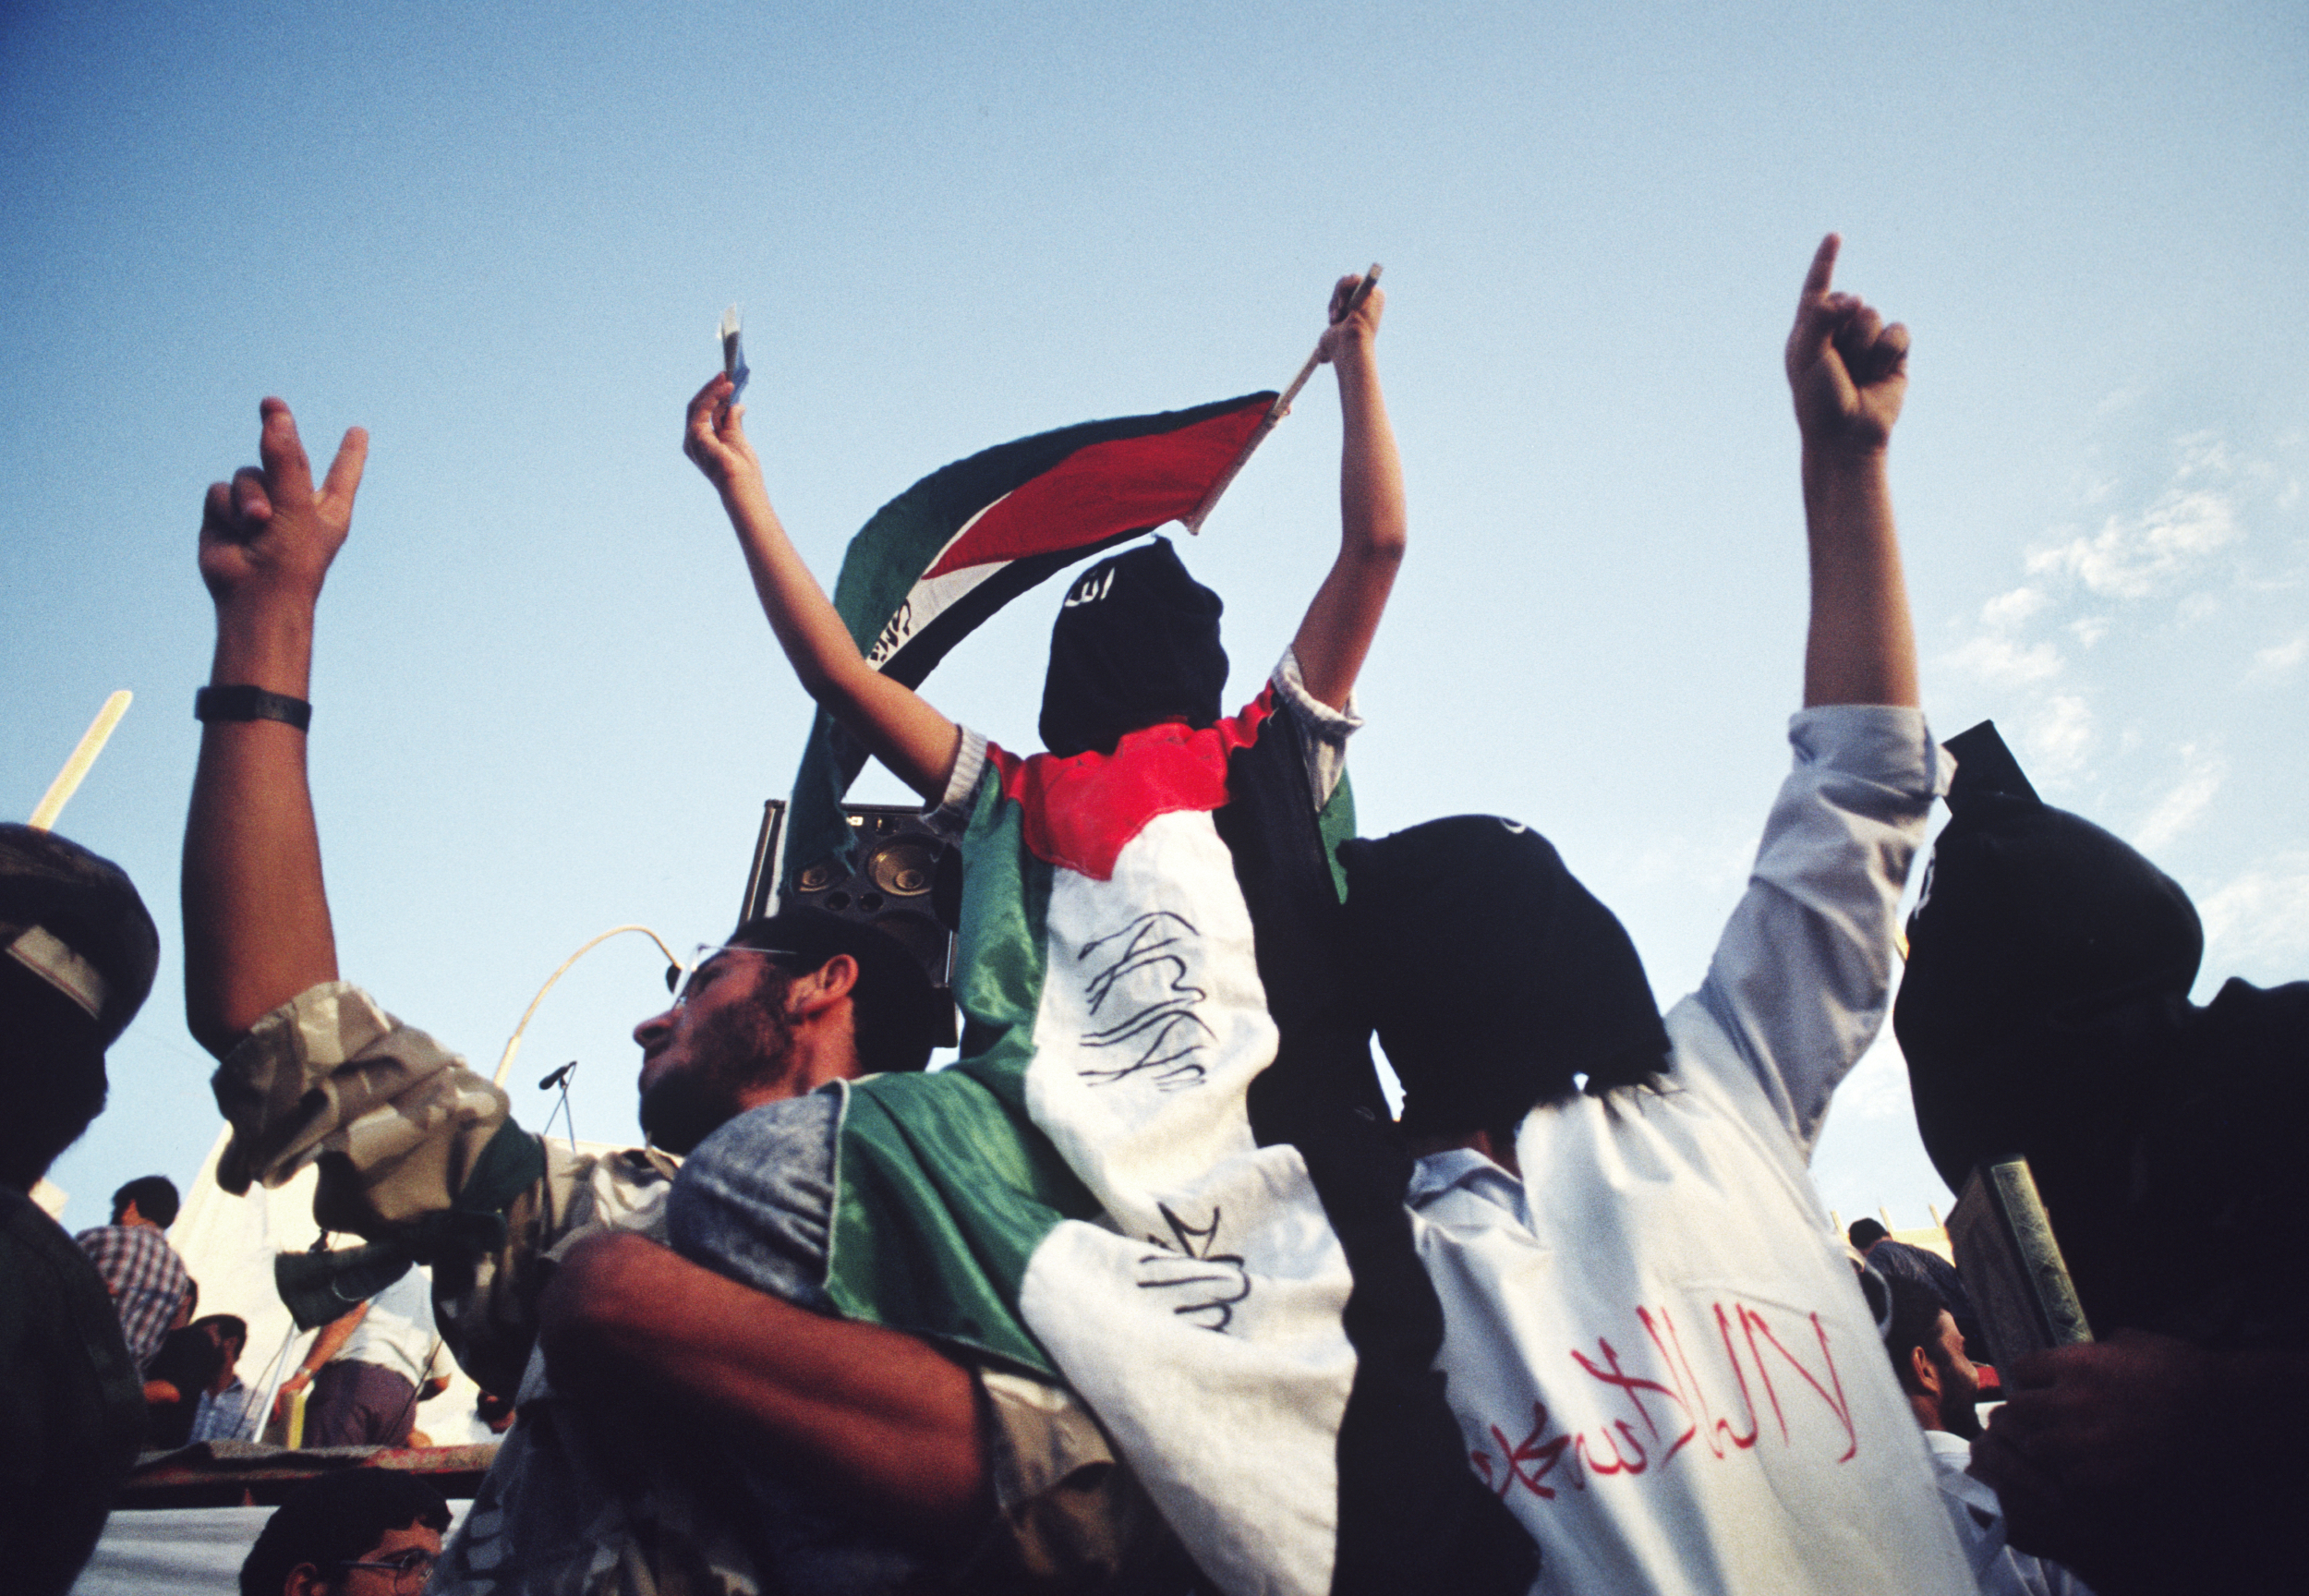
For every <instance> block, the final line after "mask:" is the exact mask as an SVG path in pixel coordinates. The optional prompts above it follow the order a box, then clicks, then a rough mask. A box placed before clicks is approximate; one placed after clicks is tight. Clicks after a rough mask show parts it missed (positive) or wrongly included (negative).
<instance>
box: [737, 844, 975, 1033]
mask: <svg viewBox="0 0 2309 1596" xmlns="http://www.w3.org/2000/svg"><path fill="white" fill-rule="evenodd" d="M785 807H786V806H785V805H784V804H781V803H780V802H779V801H778V800H776V799H771V800H770V801H769V802H768V803H767V804H764V805H763V813H762V833H761V837H760V838H759V840H757V841H756V844H755V849H754V868H753V872H752V874H751V876H750V877H749V878H748V880H747V882H746V888H745V906H744V913H743V915H742V918H745V919H751V918H752V917H754V916H755V915H756V914H767V913H771V910H770V907H769V906H770V904H771V903H772V902H773V901H775V902H776V903H777V905H778V906H779V907H780V908H781V909H783V908H787V907H799V906H807V907H809V908H813V909H823V910H825V911H826V912H827V913H830V914H839V915H840V916H841V917H842V918H843V919H845V920H855V921H859V922H862V923H863V924H865V925H871V926H873V927H874V928H875V929H876V930H877V931H880V932H882V933H884V934H885V935H887V936H889V937H891V938H893V939H894V940H895V941H897V942H898V943H899V945H900V946H901V947H903V948H904V949H906V950H907V951H908V952H909V953H912V954H913V956H914V959H915V961H917V962H919V963H920V964H921V966H922V970H923V973H924V974H925V975H927V976H928V977H929V978H930V985H933V986H935V987H937V990H938V992H939V993H940V994H941V995H942V996H944V997H946V998H947V999H948V1005H947V1021H946V1029H945V1033H944V1034H943V1035H941V1036H939V1037H938V1038H937V1042H938V1044H939V1045H940V1046H949V1047H950V1046H953V1045H954V1042H955V1038H956V1033H955V1030H954V1010H953V1004H952V997H953V986H954V929H955V927H956V926H957V925H960V924H961V908H962V854H961V849H959V848H957V847H955V846H954V845H953V844H952V843H950V842H949V841H947V840H945V839H944V838H942V837H939V836H938V835H937V833H936V832H934V831H932V830H931V829H930V828H929V827H928V826H926V825H925V824H924V822H923V818H922V811H921V810H919V809H915V808H911V807H909V806H907V805H904V804H857V805H854V806H850V807H846V808H845V809H844V811H843V813H844V814H846V815H847V816H849V817H850V824H851V827H852V829H854V830H855V832H856V833H857V840H856V843H855V854H854V856H855V858H856V859H857V862H858V867H857V868H856V869H855V870H849V869H845V868H844V867H843V865H842V864H841V861H840V859H838V858H832V857H828V858H825V859H819V860H816V861H814V862H812V863H811V864H804V865H803V866H802V867H801V868H800V869H799V870H797V871H796V872H795V873H794V875H793V877H792V879H790V880H784V881H780V880H779V879H777V876H778V860H779V855H780V846H781V844H782V842H783V840H784V839H783V836H782V833H783V831H784V829H785Z"/></svg>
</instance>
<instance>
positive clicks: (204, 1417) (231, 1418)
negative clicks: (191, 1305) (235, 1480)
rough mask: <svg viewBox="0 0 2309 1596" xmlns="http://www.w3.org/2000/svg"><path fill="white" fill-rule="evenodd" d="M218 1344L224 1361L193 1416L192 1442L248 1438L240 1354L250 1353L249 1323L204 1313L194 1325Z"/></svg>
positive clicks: (245, 1386)
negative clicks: (248, 1351)
mask: <svg viewBox="0 0 2309 1596" xmlns="http://www.w3.org/2000/svg"><path fill="white" fill-rule="evenodd" d="M191 1328H193V1329H195V1330H199V1331H200V1332H202V1333H203V1334H205V1335H207V1336H210V1337H211V1338H212V1339H213V1340H214V1341H215V1342H216V1345H217V1348H218V1350H219V1351H221V1352H222V1353H223V1354H224V1362H223V1364H222V1366H221V1367H220V1368H219V1369H218V1370H217V1372H216V1378H215V1379H213V1380H212V1381H210V1382H209V1385H208V1388H207V1389H206V1390H204V1391H202V1392H201V1393H200V1400H199V1403H198V1404H197V1405H196V1406H195V1408H194V1410H193V1415H192V1432H191V1433H190V1435H189V1436H187V1439H188V1440H193V1441H245V1440H248V1438H249V1437H248V1397H249V1395H250V1393H249V1390H248V1386H247V1385H246V1384H243V1383H242V1381H241V1377H240V1358H241V1354H242V1353H244V1352H246V1351H247V1350H248V1321H247V1320H245V1319H242V1318H240V1317H239V1316H238V1315H237V1314H233V1313H210V1314H205V1315H203V1316H202V1317H200V1318H199V1319H195V1320H194V1321H193V1322H192V1325H191Z"/></svg>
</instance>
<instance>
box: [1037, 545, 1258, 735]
mask: <svg viewBox="0 0 2309 1596" xmlns="http://www.w3.org/2000/svg"><path fill="white" fill-rule="evenodd" d="M1223 608H1224V606H1223V605H1222V604H1221V603H1220V602H1219V597H1218V595H1217V594H1215V593H1214V592H1212V591H1211V590H1210V589H1209V588H1208V587H1205V586H1203V584H1201V583H1200V582H1197V581H1196V580H1195V579H1194V578H1193V577H1191V576H1190V575H1188V574H1187V568H1186V567H1185V566H1184V565H1182V564H1180V563H1179V556H1178V554H1177V553H1176V552H1175V551H1174V550H1172V548H1171V546H1170V540H1169V539H1168V538H1155V539H1154V541H1153V542H1152V543H1146V544H1142V545H1140V546H1139V547H1138V548H1136V549H1130V550H1125V551H1124V552H1122V553H1120V554H1117V555H1115V556H1113V557H1112V558H1111V559H1106V560H1101V561H1100V562H1098V563H1097V564H1095V565H1094V566H1092V567H1091V568H1090V569H1089V570H1087V571H1085V572H1083V573H1082V575H1081V576H1080V577H1078V578H1076V579H1075V582H1074V584H1073V586H1070V587H1069V588H1068V589H1067V596H1066V603H1065V605H1064V606H1063V607H1062V608H1061V609H1060V610H1059V611H1058V624H1057V625H1055V626H1053V627H1052V628H1051V629H1050V671H1049V674H1048V675H1047V676H1046V678H1045V680H1044V682H1043V690H1042V741H1043V746H1044V747H1046V748H1047V749H1049V750H1050V752H1052V753H1053V754H1057V755H1059V756H1062V757H1063V756H1072V755H1076V754H1090V753H1098V754H1109V753H1112V752H1113V751H1114V746H1115V744H1117V743H1118V742H1119V741H1120V740H1121V738H1122V735H1123V733H1125V732H1126V731H1137V730H1138V729H1139V728H1140V727H1142V726H1152V725H1154V724H1155V723H1156V722H1158V721H1163V720H1173V719H1184V720H1185V721H1186V722H1187V723H1188V724H1189V725H1191V726H1208V725H1210V724H1211V723H1212V722H1213V721H1215V720H1216V719H1218V717H1219V695H1220V694H1221V693H1222V692H1224V691H1225V690H1226V687H1227V650H1226V649H1224V648H1222V647H1219V640H1218V618H1219V611H1221V610H1222V609H1223Z"/></svg>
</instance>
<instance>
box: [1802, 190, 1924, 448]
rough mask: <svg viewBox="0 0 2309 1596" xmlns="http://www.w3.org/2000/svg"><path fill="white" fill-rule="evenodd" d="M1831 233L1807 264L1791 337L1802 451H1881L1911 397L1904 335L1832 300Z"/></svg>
mask: <svg viewBox="0 0 2309 1596" xmlns="http://www.w3.org/2000/svg"><path fill="white" fill-rule="evenodd" d="M1843 243H1844V240H1843V239H1841V238H1840V237H1838V236H1836V235H1835V234H1833V233H1831V234H1830V235H1829V236H1827V237H1825V238H1823V239H1821V240H1820V246H1819V250H1818V251H1817V252H1815V253H1814V255H1813V256H1812V265H1811V270H1809V271H1808V272H1806V273H1805V274H1804V291H1803V292H1802V293H1801V294H1800V295H1798V296H1796V302H1795V327H1794V329H1792V330H1791V331H1790V332H1789V333H1788V351H1787V361H1788V387H1789V389H1790V391H1791V392H1792V393H1794V394H1795V419H1796V426H1797V428H1798V429H1800V430H1801V431H1802V432H1803V434H1804V441H1805V444H1806V446H1807V447H1811V448H1843V449H1848V450H1855V451H1863V452H1866V451H1880V450H1882V449H1883V447H1884V446H1885V444H1886V443H1887V442H1888V441H1890V440H1891V438H1892V423H1893V422H1895V421H1897V420H1898V419H1900V406H1901V403H1902V401H1903V400H1904V399H1905V398H1906V397H1907V394H1908V329H1907V328H1905V327H1904V326H1902V325H1901V324H1900V323H1898V322H1896V321H1895V322H1893V323H1892V325H1891V326H1889V327H1888V326H1886V325H1885V324H1884V318H1883V317H1882V316H1880V315H1879V314H1877V312H1876V311H1875V310H1874V309H1872V308H1869V306H1868V303H1867V301H1865V300H1863V299H1862V298H1861V297H1860V296H1858V295H1856V294H1837V293H1831V291H1830V289H1829V283H1830V281H1831V279H1832V278H1833V277H1834V275H1835V272H1836V251H1837V250H1838V249H1839V248H1842V247H1843Z"/></svg>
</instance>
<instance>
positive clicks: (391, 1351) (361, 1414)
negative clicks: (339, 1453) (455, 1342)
mask: <svg viewBox="0 0 2309 1596" xmlns="http://www.w3.org/2000/svg"><path fill="white" fill-rule="evenodd" d="M440 1345H441V1340H440V1337H439V1336H436V1335H435V1334H434V1331H433V1304H432V1282H431V1281H430V1280H429V1278H428V1277H427V1276H426V1275H425V1274H424V1273H423V1272H422V1271H421V1270H417V1269H412V1270H410V1271H409V1272H408V1273H407V1274H405V1275H404V1276H401V1278H399V1279H398V1280H395V1281H394V1282H393V1284H392V1285H390V1286H388V1287H386V1288H384V1289H383V1290H382V1291H380V1292H378V1293H377V1295H376V1296H374V1297H372V1298H370V1299H369V1300H368V1301H366V1302H362V1303H358V1304H356V1305H355V1307H354V1309H353V1311H352V1312H349V1313H346V1314H345V1315H344V1317H342V1318H340V1319H337V1320H335V1321H334V1322H332V1323H331V1324H325V1325H323V1326H322V1327H321V1331H320V1335H319V1336H315V1337H314V1338H313V1344H312V1346H311V1348H309V1349H308V1351H307V1352H306V1354H305V1360H304V1361H303V1363H301V1364H300V1365H299V1366H298V1367H297V1369H296V1372H294V1373H293V1374H291V1375H290V1376H289V1377H288V1378H287V1379H286V1380H284V1381H283V1382H282V1383H281V1396H282V1397H284V1398H285V1397H289V1396H290V1395H292V1394H294V1393H295V1392H297V1391H301V1390H303V1389H304V1388H305V1387H306V1386H307V1385H310V1386H311V1387H312V1395H311V1396H310V1397H308V1398H307V1399H306V1403H305V1436H304V1442H305V1445H308V1446H405V1445H408V1444H409V1435H410V1433H411V1431H412V1430H414V1429H415V1427H416V1424H417V1404H418V1403H419V1402H422V1401H424V1400H425V1399H426V1398H427V1397H432V1396H436V1395H438V1394H439V1393H441V1391H443V1390H445V1389H447V1388H448V1384H449V1382H448V1381H447V1380H445V1379H442V1378H441V1377H440V1376H438V1375H436V1374H435V1373H434V1372H433V1369H432V1366H433V1362H434V1358H435V1354H436V1352H437V1351H438V1350H439V1348H440Z"/></svg>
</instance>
